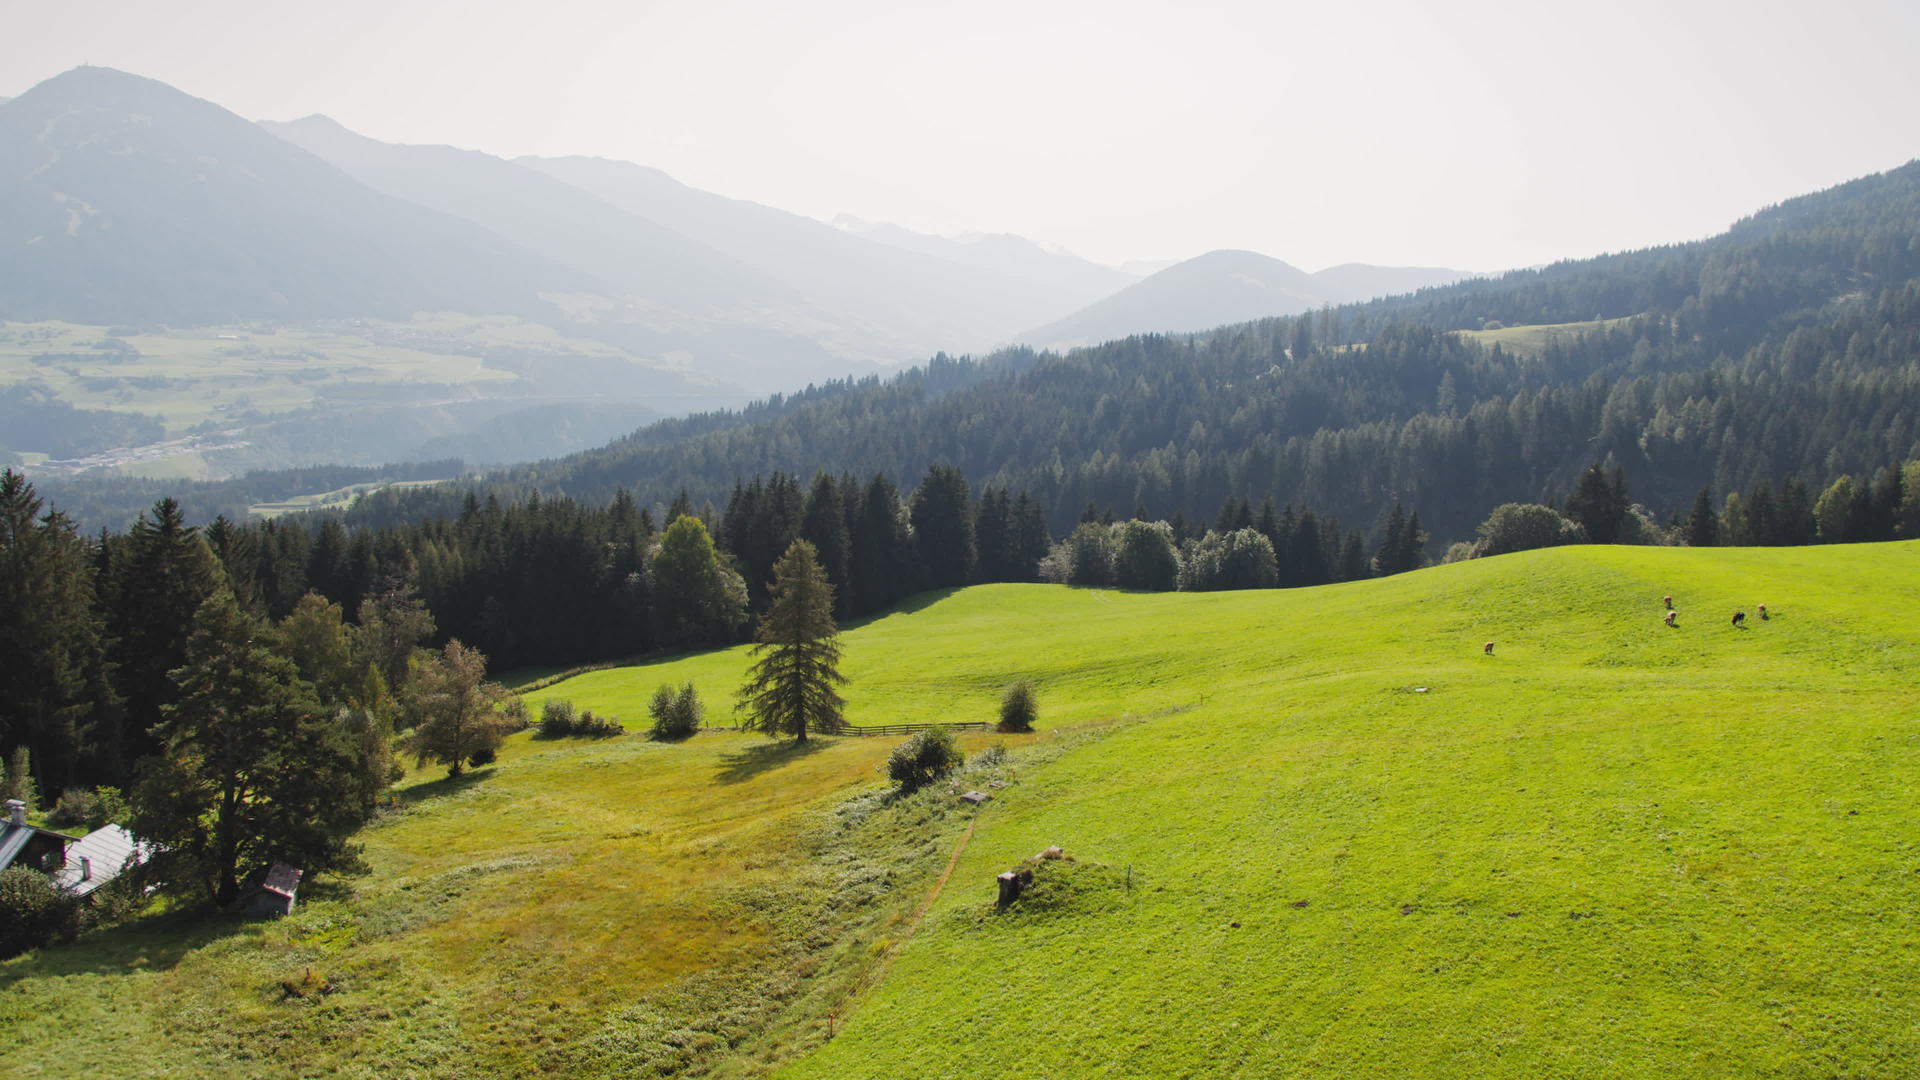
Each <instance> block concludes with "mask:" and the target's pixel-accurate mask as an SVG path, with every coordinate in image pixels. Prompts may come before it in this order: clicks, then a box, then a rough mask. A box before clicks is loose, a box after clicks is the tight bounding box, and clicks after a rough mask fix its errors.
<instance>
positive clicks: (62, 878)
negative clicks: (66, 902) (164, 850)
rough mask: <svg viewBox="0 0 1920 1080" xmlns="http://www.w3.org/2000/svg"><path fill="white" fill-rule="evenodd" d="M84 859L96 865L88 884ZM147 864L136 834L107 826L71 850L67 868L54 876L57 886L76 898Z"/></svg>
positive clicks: (74, 843)
mask: <svg viewBox="0 0 1920 1080" xmlns="http://www.w3.org/2000/svg"><path fill="white" fill-rule="evenodd" d="M83 857H84V858H86V859H87V860H88V861H89V862H90V863H91V864H92V874H91V876H89V877H88V878H87V879H86V880H84V881H82V880H81V876H80V875H81V873H82V871H81V869H80V860H81V858H83ZM146 861H147V852H146V850H145V847H144V846H143V845H142V844H141V843H140V842H139V841H138V840H135V839H134V838H133V834H132V833H130V832H128V831H127V830H125V829H123V828H121V827H120V826H118V825H103V826H101V827H100V828H98V829H95V830H93V831H92V832H90V833H88V834H87V835H85V836H83V837H81V838H80V839H78V840H76V841H74V842H73V843H72V844H71V845H69V846H68V847H67V865H65V866H63V867H61V868H60V869H59V870H57V871H55V872H54V875H53V883H54V884H55V885H58V886H60V887H61V888H63V889H65V890H67V891H68V892H70V893H73V894H74V895H75V896H85V895H87V894H88V893H90V892H92V891H93V890H95V889H97V888H99V887H100V886H102V885H105V884H106V883H107V882H109V881H112V880H113V879H114V878H116V877H118V876H119V875H120V871H121V870H123V869H125V868H126V867H127V866H128V865H129V864H130V863H131V864H133V865H137V864H139V863H143V862H146Z"/></svg>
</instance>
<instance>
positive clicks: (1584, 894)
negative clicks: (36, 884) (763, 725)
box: [0, 543, 1920, 1080]
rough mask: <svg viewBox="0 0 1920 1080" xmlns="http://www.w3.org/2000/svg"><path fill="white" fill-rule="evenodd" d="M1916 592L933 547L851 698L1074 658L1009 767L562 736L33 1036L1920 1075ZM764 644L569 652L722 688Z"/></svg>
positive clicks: (1498, 1070)
mask: <svg viewBox="0 0 1920 1080" xmlns="http://www.w3.org/2000/svg"><path fill="white" fill-rule="evenodd" d="M1667 593H1671V594H1673V595H1674V596H1675V598H1676V601H1677V606H1678V607H1679V608H1680V611H1681V615H1680V620H1679V621H1680V626H1679V628H1677V629H1668V628H1666V627H1664V626H1662V625H1661V623H1660V611H1661V607H1660V603H1659V597H1660V596H1661V595H1663V594H1667ZM1756 603H1766V604H1768V606H1769V607H1770V608H1771V609H1772V611H1773V613H1774V617H1773V618H1772V619H1771V620H1769V621H1765V622H1760V621H1758V620H1757V619H1750V620H1749V622H1750V624H1751V625H1750V627H1749V628H1748V629H1744V630H1738V629H1734V628H1733V627H1731V626H1730V625H1729V624H1728V616H1729V615H1730V614H1731V612H1732V611H1733V610H1734V609H1735V608H1736V607H1744V608H1746V610H1748V611H1749V612H1751V611H1753V610H1754V609H1753V606H1752V605H1754V604H1756ZM1916 611H1920V544H1915V543H1907V544H1893V545H1859V546H1839V547H1823V548H1808V549H1785V550H1781V549H1774V550H1745V549H1714V550H1698V551H1696V550H1686V549H1634V548H1594V547H1579V548H1560V549H1554V550H1550V551H1541V552H1529V553H1523V554H1521V555H1516V556H1508V557H1503V558H1499V559H1489V560H1482V561H1477V562H1470V563H1463V564H1456V565H1452V566H1445V567H1438V568H1435V569H1432V570H1427V571H1422V572H1420V573H1416V574H1410V575H1403V576H1401V577H1397V578H1392V579H1387V580H1383V581H1375V582H1361V583H1353V584H1347V585H1339V586H1330V587H1325V588H1319V589H1310V590H1290V591H1269V592H1244V593H1222V594H1204V595H1188V594H1171V595H1139V594H1125V593H1116V592H1109V591H1100V590H1079V589H1065V588H1059V587H1051V586H988V587H982V588H974V589H968V590H962V591H960V592H957V593H953V594H929V595H928V596H925V597H922V598H921V603H920V605H919V606H918V607H917V608H916V609H913V610H907V611H902V612H899V613H895V614H892V615H888V616H885V617H882V618H879V619H876V620H874V621H872V622H870V623H867V624H866V625H863V626H860V627H857V628H853V629H851V630H849V631H848V632H847V633H846V635H845V639H844V645H845V648H846V665H845V671H846V673H847V674H848V675H849V676H850V677H851V679H852V683H851V685H850V686H849V687H848V688H847V697H848V701H849V711H850V715H849V718H850V719H851V720H852V721H854V722H855V723H885V722H899V721H912V720H972V719H985V718H990V717H991V715H992V712H993V708H994V704H995V702H996V701H997V699H998V696H999V693H1000V690H1001V688H1002V687H1004V685H1005V684H1006V683H1007V682H1008V681H1010V680H1011V679H1013V678H1017V677H1025V678H1029V679H1032V680H1033V681H1034V682H1035V684H1036V685H1037V687H1038V689H1039V701H1040V706H1041V725H1042V732H1041V733H1040V734H1039V735H1037V736H1031V737H1021V738H1014V739H1010V740H1008V741H1007V746H1008V749H1010V750H1011V752H1012V753H1011V756H1010V757H1009V759H1008V760H1007V762H1006V763H1005V764H1004V765H1002V766H997V767H996V768H995V770H994V771H992V772H991V773H980V774H975V775H973V776H970V777H967V778H965V782H966V783H967V784H969V785H971V786H984V780H985V779H986V778H987V777H988V776H989V775H990V776H992V777H995V778H998V779H1002V780H1007V781H1011V784H1010V786H1007V787H1004V788H998V789H994V790H995V798H994V799H993V801H991V802H989V803H987V804H986V806H985V807H983V808H982V809H980V810H979V811H978V812H977V816H973V817H969V815H970V814H972V813H973V812H971V811H965V812H963V811H962V810H961V808H960V807H959V806H957V805H956V804H955V803H954V802H953V801H952V800H951V799H950V797H949V796H948V795H947V794H946V793H945V792H942V791H939V790H936V791H933V792H930V793H928V794H926V795H923V796H920V797H917V798H915V799H911V800H906V801H904V802H900V803H897V804H887V803H884V802H882V801H880V800H878V799H876V798H875V797H874V795H873V793H875V792H877V791H878V790H879V789H880V784H879V777H878V774H877V772H876V771H875V770H876V769H877V766H878V765H879V763H880V761H881V760H882V759H883V758H884V755H885V753H886V751H887V750H888V749H889V748H890V745H891V742H892V740H883V739H860V738H841V739H837V740H824V741H820V742H818V743H817V744H815V748H814V749H812V750H811V751H808V752H796V750H795V749H793V748H782V747H781V746H780V745H779V744H770V743H767V742H764V741H762V740H760V739H758V738H757V737H753V736H746V735H733V734H707V735H702V736H700V737H697V738H696V739H694V740H692V741H691V742H689V743H686V744H682V745H677V746H673V745H658V744H652V743H647V742H645V741H643V740H640V739H638V738H616V739H612V740H606V741H601V742H597V743H586V742H578V741H555V742H548V741H540V740H535V739H531V738H529V737H528V736H524V735H523V736H518V737H516V738H515V740H514V741H513V742H512V743H511V744H510V746H509V748H508V750H507V752H506V753H505V754H504V755H503V756H502V760H501V762H500V763H499V764H498V765H497V766H494V767H493V768H491V769H489V770H486V771H484V772H482V773H480V774H478V775H476V776H475V777H474V778H473V779H471V780H469V781H465V782H462V783H459V784H448V783H446V782H443V781H434V780H433V779H432V778H431V777H421V778H416V779H415V780H413V781H411V782H410V785H409V786H407V787H405V788H404V789H403V791H402V795H401V798H402V801H403V804H404V806H405V809H404V810H402V811H401V812H399V813H397V814H395V815H393V816H392V817H390V818H389V819H387V820H385V821H383V822H382V823H380V824H379V825H377V826H375V827H374V828H372V829H370V830H369V831H368V832H367V834H366V836H365V840H366V843H367V850H368V857H369V861H370V862H372V864H373V865H374V867H375V873H374V874H372V875H371V876H369V877H367V878H363V879H358V880H356V881H352V882H348V883H345V884H341V883H328V882H324V881H323V882H321V883H318V886H317V887H314V888H310V889H309V890H307V894H306V895H305V896H304V899H306V900H307V901H308V902H307V903H306V904H305V905H304V906H303V907H302V909H301V910H300V911H299V912H298V913H296V915H295V916H294V917H293V918H291V919H289V920H286V921H284V922H281V923H278V924H272V925H261V924H240V923H230V922H225V921H220V920H215V921H211V922H190V921H186V920H185V919H184V918H181V917H172V918H169V917H165V916H162V917H158V918H155V919H152V920H149V921H147V922H145V923H141V924H136V925H134V926H130V927H127V928H124V929H122V930H118V931H114V932H109V933H106V934H102V935H98V936H96V937H94V938H91V939H88V940H86V941H83V942H81V943H79V944H76V945H73V946H67V947H63V948H57V949H52V950H48V951H46V952H44V953H41V954H36V955H33V956H28V957H22V958H19V959H16V960H13V961H10V962H7V963H5V964H0V1023H4V1024H5V1025H6V1027H7V1029H8V1030H9V1032H10V1033H13V1034H12V1036H11V1038H10V1040H9V1043H8V1045H6V1046H5V1047H3V1048H0V1074H5V1075H7V1076H9V1077H13V1076H22V1077H26V1076H68V1075H82V1074H98V1073H101V1072H109V1073H111V1074H113V1075H127V1076H136V1075H137V1076H168V1075H184V1074H199V1075H203V1076H207V1077H223V1076H294V1075H300V1076H307V1075H314V1076H319V1075H341V1076H372V1075H420V1076H471V1075H527V1074H530V1073H533V1072H541V1071H545V1072H553V1073H556V1074H561V1075H625V1076H649V1075H666V1074H670V1073H674V1072H681V1071H692V1072H700V1071H706V1070H711V1072H712V1074H713V1075H721V1076H744V1075H756V1074H760V1073H764V1072H765V1071H767V1070H768V1069H777V1070H778V1074H779V1075H781V1076H783V1077H793V1078H814V1077H821V1078H826V1077H832V1078H836V1080H838V1078H860V1077H869V1076H871V1077H888V1078H894V1077H945V1076H994V1075H1009V1074H1018V1075H1025V1076H1049V1077H1068V1076H1126V1077H1133V1076H1143V1077H1158V1076H1167V1077H1183V1076H1191V1077H1216V1076H1244V1077H1268V1076H1306V1075H1333V1076H1352V1077H1381V1076H1431V1077H1448V1078H1452V1077H1469V1076H1472V1077H1482V1076H1512V1077H1543V1076H1544V1077H1561V1076H1564V1077H1582V1078H1585V1077H1642V1076H1702V1077H1717V1076H1752V1075H1779V1076H1849V1077H1901V1076H1909V1075H1911V1074H1912V1070H1911V1063H1912V1062H1913V1061H1915V1060H1920V1025H1917V1024H1916V1020H1915V1012H1914V1003H1915V1002H1916V1001H1920V909H1916V905H1915V903H1914V899H1915V896H1916V894H1917V893H1920V823H1917V822H1916V820H1915V815H1914V813H1913V810H1912V807H1913V805H1914V802H1915V797H1916V795H1917V794H1920V790H1917V789H1920V705H1916V702H1917V701H1920V692H1917V691H1920V685H1916V684H1917V683H1920V677H1917V676H1916V674H1915V673H1916V672H1920V626H1915V625H1914V612H1916ZM1488 640H1493V641H1494V642H1496V648H1495V652H1494V655H1492V656H1487V655H1483V653H1482V651H1481V646H1482V644H1483V643H1484V642H1486V641H1488ZM744 664H745V658H744V655H743V651H742V650H738V649H734V650H725V651H721V652H715V653H709V654H702V655H697V656H690V657H683V658H677V659H672V660H667V661H662V662H659V663H655V664H648V665H644V666H639V667H632V668H622V669H613V670H607V671H600V672H592V673H588V674H584V675H581V676H577V677H575V678H572V679H569V680H567V681H565V682H562V683H559V684H557V685H555V686H552V687H549V688H547V689H544V690H541V691H537V692H533V693H530V694H529V695H528V698H529V700H530V701H532V702H534V703H535V704H536V705H537V704H538V702H539V701H541V700H544V699H546V698H550V697H554V696H559V697H565V698H568V699H570V700H572V701H574V702H575V703H576V704H578V705H580V706H584V707H588V708H592V709H593V710H594V711H596V712H601V713H611V714H613V715H616V716H619V717H620V718H622V719H623V720H624V721H626V722H627V723H628V724H629V726H634V727H638V726H641V725H643V724H644V721H645V717H644V704H645V701H646V698H647V696H648V695H649V694H650V693H651V692H652V690H653V688H654V687H655V686H657V685H659V684H660V683H663V682H676V683H677V682H679V681H681V680H684V679H692V680H693V681H694V682H695V684H696V686H697V687H698V688H699V691H700V693H701V695H702V697H703V698H705V699H706V701H707V702H708V706H709V718H708V719H709V722H710V723H726V722H728V717H727V715H726V705H727V703H728V701H729V697H730V694H731V691H732V688H733V687H734V686H736V685H737V684H738V682H739V677H740V673H741V671H742V670H743V667H744ZM991 738H992V737H977V738H973V739H971V740H970V742H969V744H968V748H969V749H970V750H972V751H975V752H976V754H977V752H978V751H979V750H980V748H981V747H982V746H983V745H985V744H986V743H987V742H988V741H989V740H990V739H991ZM1049 844H1060V845H1063V846H1064V847H1065V848H1066V850H1067V851H1068V853H1069V854H1071V855H1072V856H1074V859H1075V861H1074V862H1072V863H1068V864H1048V865H1047V866H1046V867H1043V868H1042V872H1041V874H1040V877H1039V881H1038V883H1037V888H1036V890H1035V892H1034V893H1033V894H1032V895H1031V896H1030V898H1029V899H1026V900H1023V901H1022V902H1021V903H1019V904H1017V905H1016V906H1015V907H1014V908H1013V909H1012V910H1010V911H1008V912H1005V913H999V914H996V913H995V912H994V911H993V906H992V901H993V897H994V881H993V878H994V875H996V874H997V873H999V872H1000V871H1002V870H1006V869H1010V868H1012V867H1014V866H1016V865H1018V864H1019V863H1020V861H1021V860H1022V859H1023V858H1025V857H1026V856H1029V855H1032V854H1033V853H1034V852H1035V851H1037V850H1039V849H1040V848H1042V847H1045V846H1047V845H1049ZM949 859H953V860H954V861H953V865H952V876H951V878H950V879H949V880H947V881H946V884H945V886H944V888H942V889H941V890H939V892H938V894H937V897H936V898H934V899H933V900H932V901H931V904H930V906H929V905H928V898H929V897H930V896H933V895H934V893H933V885H934V883H935V882H936V881H938V880H940V879H941V875H942V873H943V872H944V870H945V869H946V867H947V864H948V860H949ZM923 907H924V914H922V913H921V912H922V908H923ZM309 967H311V968H312V969H313V971H314V972H315V973H316V974H315V977H314V978H315V979H316V980H321V981H330V982H331V983H332V985H333V986H334V987H335V989H336V991H337V992H335V993H330V994H324V995H315V996H309V997H289V996H287V994H286V992H285V991H284V990H282V989H281V982H282V981H283V980H287V981H290V982H292V983H293V984H294V985H295V986H296V987H306V986H308V985H310V982H311V981H310V980H309V979H308V977H307V976H306V974H305V972H306V970H307V969H308V968H309ZM313 984H314V985H317V983H313ZM829 1013H831V1014H833V1020H832V1023H833V1024H834V1030H835V1031H836V1033H837V1037H835V1038H832V1039H831V1040H830V1041H829V1040H828V1039H827V1038H826V1035H827V1023H828V1014H829ZM234 1054H244V1055H246V1056H245V1057H242V1058H240V1059H238V1060H230V1056H231V1055H234Z"/></svg>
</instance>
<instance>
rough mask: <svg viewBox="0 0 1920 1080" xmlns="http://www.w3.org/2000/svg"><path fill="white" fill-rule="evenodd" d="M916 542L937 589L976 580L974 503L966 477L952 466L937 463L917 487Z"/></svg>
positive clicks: (913, 506)
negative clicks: (974, 572) (974, 568)
mask: <svg viewBox="0 0 1920 1080" xmlns="http://www.w3.org/2000/svg"><path fill="white" fill-rule="evenodd" d="M912 518H913V534H914V541H915V544H916V546H917V548H918V549H919V552H920V563H921V565H922V566H924V567H925V568H926V571H927V579H928V581H929V583H930V584H932V586H933V587H934V588H936V589H948V588H954V587H956V586H960V585H965V584H966V583H967V582H969V581H971V580H972V579H973V567H974V562H975V559H976V554H975V551H974V546H973V502H972V498H971V496H970V494H969V492H968V490H967V478H966V477H965V476H963V475H961V473H960V470H959V469H957V468H954V467H953V466H951V465H935V466H933V467H932V468H929V469H928V470H927V477H926V479H925V480H923V481H921V483H920V486H919V487H918V488H916V489H915V490H914V493H913V504H912Z"/></svg>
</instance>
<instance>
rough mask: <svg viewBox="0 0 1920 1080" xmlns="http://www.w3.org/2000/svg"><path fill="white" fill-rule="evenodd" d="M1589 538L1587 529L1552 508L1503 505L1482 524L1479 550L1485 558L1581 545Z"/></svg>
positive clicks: (1515, 504)
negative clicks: (1568, 545) (1563, 545)
mask: <svg viewBox="0 0 1920 1080" xmlns="http://www.w3.org/2000/svg"><path fill="white" fill-rule="evenodd" d="M1586 539H1587V533H1586V530H1584V529H1582V528H1581V527H1580V526H1579V525H1577V524H1575V523H1574V522H1572V521H1570V520H1568V519H1567V518H1566V517H1564V516H1563V515H1561V513H1560V512H1559V511H1558V510H1555V509H1554V508H1553V507H1551V506H1540V505H1538V504H1536V503H1502V504H1501V505H1499V506H1496V507H1494V508H1493V513H1491V514H1489V515H1487V520H1485V521H1483V522H1481V523H1480V542H1479V544H1478V545H1476V550H1477V551H1478V552H1479V553H1480V554H1481V555H1483V556H1485V555H1506V554H1510V553H1512V552H1515V551H1530V550H1532V549H1534V548H1544V547H1557V546H1559V545H1561V544H1581V543H1585V542H1586Z"/></svg>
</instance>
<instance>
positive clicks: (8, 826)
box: [0, 821, 80, 870]
mask: <svg viewBox="0 0 1920 1080" xmlns="http://www.w3.org/2000/svg"><path fill="white" fill-rule="evenodd" d="M35 833H46V834H47V835H48V836H52V837H56V838H58V839H59V840H60V842H61V845H62V846H65V845H67V844H71V843H73V842H74V841H76V840H78V839H80V838H79V837H77V836H68V835H67V834H66V833H63V832H54V831H53V830H52V829H42V828H40V827H39V826H38V825H15V824H14V823H13V822H11V821H9V822H5V823H0V870H5V869H6V868H7V867H9V866H12V865H13V860H14V859H16V858H19V856H20V852H21V851H22V850H23V849H24V848H26V846H27V841H29V840H31V839H33V837H34V834H35Z"/></svg>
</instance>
